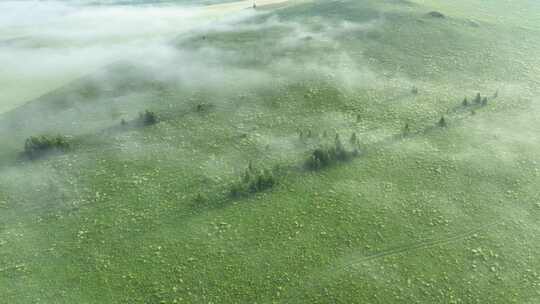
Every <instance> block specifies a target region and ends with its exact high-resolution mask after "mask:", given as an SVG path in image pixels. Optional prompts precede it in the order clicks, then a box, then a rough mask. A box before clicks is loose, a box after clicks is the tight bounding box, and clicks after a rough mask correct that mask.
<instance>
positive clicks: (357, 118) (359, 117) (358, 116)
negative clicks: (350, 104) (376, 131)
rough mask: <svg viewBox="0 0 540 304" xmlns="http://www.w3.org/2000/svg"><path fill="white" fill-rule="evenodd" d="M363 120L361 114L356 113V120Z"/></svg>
mask: <svg viewBox="0 0 540 304" xmlns="http://www.w3.org/2000/svg"><path fill="white" fill-rule="evenodd" d="M361 120H362V117H361V116H360V114H356V122H357V123H359V122H360V121H361Z"/></svg>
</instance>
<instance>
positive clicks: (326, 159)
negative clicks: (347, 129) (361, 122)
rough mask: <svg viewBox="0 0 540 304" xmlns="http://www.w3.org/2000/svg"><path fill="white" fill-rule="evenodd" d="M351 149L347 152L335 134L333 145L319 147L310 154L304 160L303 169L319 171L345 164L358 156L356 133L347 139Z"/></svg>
mask: <svg viewBox="0 0 540 304" xmlns="http://www.w3.org/2000/svg"><path fill="white" fill-rule="evenodd" d="M349 142H350V144H351V146H352V149H350V150H348V149H347V148H345V145H344V144H343V143H342V141H341V138H340V136H339V134H336V137H335V139H334V144H333V145H329V146H321V147H319V148H317V149H315V150H313V151H312V152H311V154H310V155H309V157H308V159H307V160H306V163H305V167H306V168H307V169H309V170H320V169H323V168H325V167H329V166H331V165H334V164H336V163H339V162H345V161H348V160H351V159H352V158H354V157H356V156H358V155H359V154H360V150H359V140H358V137H357V136H356V133H353V134H352V135H351V137H350V139H349Z"/></svg>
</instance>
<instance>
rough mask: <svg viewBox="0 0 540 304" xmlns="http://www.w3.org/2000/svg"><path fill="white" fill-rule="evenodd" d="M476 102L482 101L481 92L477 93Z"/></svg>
mask: <svg viewBox="0 0 540 304" xmlns="http://www.w3.org/2000/svg"><path fill="white" fill-rule="evenodd" d="M474 103H475V104H480V103H482V95H480V93H478V94H476V97H475V98H474Z"/></svg>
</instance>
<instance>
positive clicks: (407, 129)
mask: <svg viewBox="0 0 540 304" xmlns="http://www.w3.org/2000/svg"><path fill="white" fill-rule="evenodd" d="M410 133H411V128H410V127H409V124H408V123H406V124H405V127H403V135H409V134H410Z"/></svg>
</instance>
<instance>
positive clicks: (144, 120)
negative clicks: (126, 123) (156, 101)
mask: <svg viewBox="0 0 540 304" xmlns="http://www.w3.org/2000/svg"><path fill="white" fill-rule="evenodd" d="M139 122H140V123H141V124H142V125H143V126H150V125H154V124H156V123H158V116H157V115H156V113H154V112H152V111H149V110H146V111H144V112H141V113H139Z"/></svg>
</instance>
